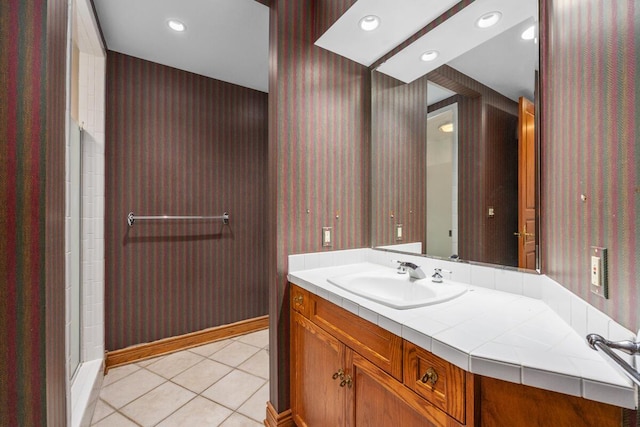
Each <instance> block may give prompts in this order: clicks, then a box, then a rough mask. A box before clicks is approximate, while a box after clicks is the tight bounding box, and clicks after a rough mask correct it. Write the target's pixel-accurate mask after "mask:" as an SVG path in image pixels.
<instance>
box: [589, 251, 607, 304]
mask: <svg viewBox="0 0 640 427" xmlns="http://www.w3.org/2000/svg"><path fill="white" fill-rule="evenodd" d="M589 267H590V268H589V287H590V289H591V292H592V293H594V294H596V295H598V296H600V297H602V298H604V299H609V281H608V275H609V274H608V273H609V271H608V266H607V248H601V247H598V246H591V250H590V251H589Z"/></svg>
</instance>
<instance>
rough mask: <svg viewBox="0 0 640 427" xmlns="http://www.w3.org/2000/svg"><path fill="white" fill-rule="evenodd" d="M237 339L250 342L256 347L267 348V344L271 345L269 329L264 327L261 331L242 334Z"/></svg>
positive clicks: (246, 342)
mask: <svg viewBox="0 0 640 427" xmlns="http://www.w3.org/2000/svg"><path fill="white" fill-rule="evenodd" d="M236 339H237V340H238V341H240V342H243V343H245V344H250V345H252V346H255V347H260V348H265V347H266V346H268V345H269V329H263V330H261V331H257V332H252V333H250V334H246V335H241V336H239V337H238V338H236Z"/></svg>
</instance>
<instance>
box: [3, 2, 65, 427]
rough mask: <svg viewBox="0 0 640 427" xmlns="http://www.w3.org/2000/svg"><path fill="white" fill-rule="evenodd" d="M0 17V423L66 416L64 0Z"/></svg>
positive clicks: (14, 6) (12, 8)
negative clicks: (0, 71) (0, 53)
mask: <svg viewBox="0 0 640 427" xmlns="http://www.w3.org/2000/svg"><path fill="white" fill-rule="evenodd" d="M0 21H1V22H2V26H0V52H2V55H0V69H1V70H2V73H0V97H1V98H2V102H0V141H1V145H0V147H1V148H0V206H2V215H0V235H1V236H2V238H1V239H0V277H2V285H1V286H0V300H1V301H2V307H1V308H0V336H1V337H2V344H1V350H0V378H2V380H1V381H0V408H2V410H0V426H3V427H4V426H16V425H29V426H31V425H34V426H36V425H37V426H41V425H65V423H66V400H65V387H66V382H65V378H66V377H65V327H64V321H65V316H64V314H65V311H64V310H65V306H64V303H65V299H64V298H65V291H64V286H65V282H64V214H65V205H64V191H65V189H64V171H65V169H64V168H65V163H64V162H65V157H64V148H65V117H64V112H65V87H66V86H65V82H66V79H65V77H66V34H67V32H66V24H67V3H66V1H61V0H50V1H48V2H45V1H37V0H36V1H31V2H22V1H17V0H9V1H4V2H2V3H1V4H0Z"/></svg>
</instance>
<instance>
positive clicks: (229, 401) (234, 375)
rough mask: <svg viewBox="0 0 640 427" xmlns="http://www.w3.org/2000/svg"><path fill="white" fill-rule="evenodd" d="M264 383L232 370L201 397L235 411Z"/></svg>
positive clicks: (260, 379) (254, 377) (262, 380)
mask: <svg viewBox="0 0 640 427" xmlns="http://www.w3.org/2000/svg"><path fill="white" fill-rule="evenodd" d="M265 382H266V381H265V380H264V379H262V378H259V377H256V376H254V375H250V374H247V373H245V372H242V371H238V370H234V371H231V373H230V374H229V375H227V376H226V377H224V378H222V379H221V380H220V381H218V382H217V383H215V384H214V385H212V386H211V387H209V388H208V389H206V390H205V391H203V392H202V395H203V396H204V397H206V398H208V399H211V400H213V401H214V402H218V403H220V404H222V405H224V406H226V407H227V408H231V409H234V410H235V409H237V408H238V407H239V406H240V405H242V404H243V403H244V402H245V401H246V400H247V399H249V398H250V397H251V396H252V395H253V394H254V393H255V392H256V391H257V390H258V389H259V388H260V387H262V385H263V384H265Z"/></svg>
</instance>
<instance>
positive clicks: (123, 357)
mask: <svg viewBox="0 0 640 427" xmlns="http://www.w3.org/2000/svg"><path fill="white" fill-rule="evenodd" d="M268 327H269V316H267V315H265V316H260V317H255V318H253V319H248V320H242V321H240V322H236V323H231V324H228V325H222V326H216V327H214V328H208V329H203V330H201V331H196V332H191V333H189V334H185V335H178V336H175V337H169V338H164V339H161V340H158V341H153V342H149V343H144V344H139V345H134V346H131V347H127V348H123V349H120V350H114V351H108V352H107V353H106V357H105V366H104V373H105V374H106V373H107V372H108V371H109V369H110V368H113V367H116V366H121V365H126V364H128V363H133V362H138V361H140V360H144V359H150V358H152V357H156V356H161V355H163V354H169V353H174V352H176V351H180V350H185V349H187V348H192V347H197V346H199V345H203V344H207V343H210V342H214V341H219V340H222V339H226V338H231V337H235V336H238V335H244V334H246V333H249V332H254V331H259V330H262V329H265V328H268Z"/></svg>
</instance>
